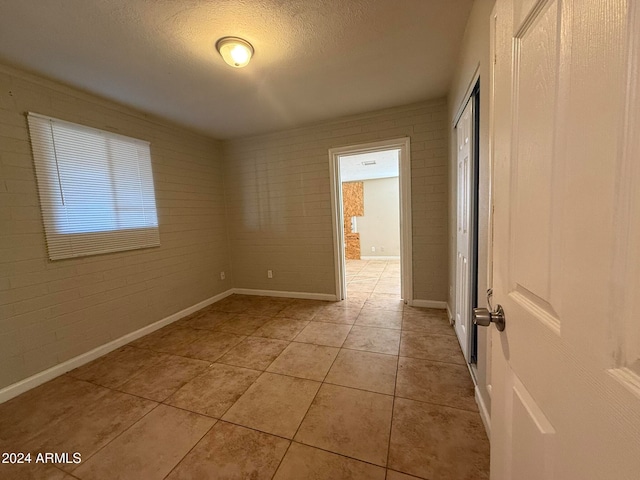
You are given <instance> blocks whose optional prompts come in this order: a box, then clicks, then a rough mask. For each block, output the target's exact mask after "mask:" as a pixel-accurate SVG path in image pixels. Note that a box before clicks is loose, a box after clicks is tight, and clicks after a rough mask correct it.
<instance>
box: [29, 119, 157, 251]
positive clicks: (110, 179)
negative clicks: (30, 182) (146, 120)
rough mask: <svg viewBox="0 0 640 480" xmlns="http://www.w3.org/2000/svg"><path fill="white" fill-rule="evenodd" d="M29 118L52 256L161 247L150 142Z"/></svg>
mask: <svg viewBox="0 0 640 480" xmlns="http://www.w3.org/2000/svg"><path fill="white" fill-rule="evenodd" d="M28 120H29V134H30V137H31V145H32V149H33V159H34V163H35V168H36V177H37V179H38V191H39V193H40V206H41V209H42V217H43V221H44V228H45V234H46V238H47V248H48V250H49V258H51V259H52V260H58V259H62V258H71V257H80V256H85V255H97V254H101V253H107V252H117V251H122V250H132V249H136V248H145V247H153V246H157V245H160V236H159V233H158V215H157V211H156V201H155V194H154V189H153V173H152V171H151V154H150V150H149V143H148V142H144V141H142V140H137V139H134V138H129V137H124V136H122V135H116V134H113V133H110V132H105V131H102V130H97V129H94V128H89V127H85V126H82V125H77V124H74V123H69V122H65V121H62V120H57V119H54V118H50V117H45V116H42V115H38V114H34V113H29V114H28Z"/></svg>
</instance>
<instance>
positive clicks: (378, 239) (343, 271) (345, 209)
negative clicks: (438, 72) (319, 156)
mask: <svg viewBox="0 0 640 480" xmlns="http://www.w3.org/2000/svg"><path fill="white" fill-rule="evenodd" d="M329 160H330V168H331V200H332V202H331V203H332V217H333V237H334V262H335V272H336V274H335V278H336V299H337V300H344V299H346V298H347V296H348V295H349V293H352V294H354V295H355V293H356V292H362V293H366V292H367V291H370V292H369V293H373V292H376V293H381V294H387V295H398V296H399V297H400V298H401V299H402V300H403V301H404V302H405V303H408V304H411V302H412V300H413V285H412V281H411V279H412V268H411V244H412V241H411V212H410V205H411V203H410V198H411V190H410V189H411V183H410V178H411V177H410V158H409V138H402V139H394V140H386V141H381V142H375V143H369V144H363V145H353V146H347V147H339V148H333V149H331V150H329ZM373 162H375V163H373ZM394 184H395V198H397V201H395V202H394V201H393V198H394ZM381 196H382V198H381ZM385 197H386V198H385ZM365 199H366V200H367V203H368V204H369V210H370V212H369V215H367V214H366V213H365V212H364V206H365V205H364V202H365ZM345 200H346V203H345ZM385 202H386V203H387V205H384V204H385ZM392 203H395V205H396V207H395V208H396V210H395V216H394V212H393V208H394V207H391V208H389V205H388V204H392ZM376 217H378V218H376ZM383 224H384V225H387V227H388V226H389V225H393V224H395V225H396V228H393V227H392V228H384V227H382V225H383ZM393 230H395V231H396V232H397V233H394V232H393ZM398 280H399V285H398V284H397V282H398ZM394 282H396V284H395V286H394ZM349 286H350V288H349ZM398 287H399V288H398Z"/></svg>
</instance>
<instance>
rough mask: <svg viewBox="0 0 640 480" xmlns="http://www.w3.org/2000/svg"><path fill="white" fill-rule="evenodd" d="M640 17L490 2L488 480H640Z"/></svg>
mask: <svg viewBox="0 0 640 480" xmlns="http://www.w3.org/2000/svg"><path fill="white" fill-rule="evenodd" d="M639 7H640V5H638V2H637V1H635V0H628V1H625V0H540V1H536V0H497V3H496V7H495V11H494V13H495V16H496V25H497V28H496V33H495V36H496V43H495V49H496V53H497V55H496V57H495V59H496V64H495V76H494V78H493V82H494V84H493V87H494V91H495V100H494V109H495V110H494V119H495V120H494V121H495V123H494V125H495V126H494V128H495V130H494V132H493V134H494V137H493V138H494V141H495V145H494V147H495V148H494V155H495V156H494V162H495V163H494V165H495V169H494V193H495V198H494V205H495V212H494V222H495V223H494V249H493V252H494V274H493V282H494V285H493V286H494V304H497V303H499V304H501V305H502V306H503V307H504V311H505V314H506V329H505V331H504V332H502V333H500V332H498V331H497V330H496V329H495V328H494V327H493V326H492V327H490V328H491V329H492V408H491V478H492V480H551V479H554V480H591V479H593V480H596V479H597V480H638V479H640V375H639V373H640V368H639V366H640V364H639V363H638V358H637V357H638V356H639V355H638V354H639V352H640V348H638V347H639V346H640V345H639V344H638V343H637V342H639V341H640V335H639V333H640V320H639V319H640V314H639V311H638V308H639V307H640V302H639V300H638V298H639V297H640V278H639V277H640V268H638V262H640V254H639V248H640V234H639V233H638V232H639V231H640V195H639V194H638V191H639V189H640V167H639V164H640V141H639V139H640V135H639V133H638V130H639V129H640V121H639V119H640V104H639V100H640V94H639V93H640V92H639V91H638V79H637V76H638V72H639V71H640V70H638V65H639V61H640V48H638V46H639V44H640V43H639V40H638V38H639V37H640V29H638V26H639V25H640V16H639V14H638V8H639ZM630 338H632V339H633V340H632V341H630V340H629V339H630Z"/></svg>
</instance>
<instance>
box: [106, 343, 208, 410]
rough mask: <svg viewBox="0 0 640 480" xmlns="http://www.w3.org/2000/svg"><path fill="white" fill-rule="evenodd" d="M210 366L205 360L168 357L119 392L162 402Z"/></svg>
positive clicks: (119, 388)
mask: <svg viewBox="0 0 640 480" xmlns="http://www.w3.org/2000/svg"><path fill="white" fill-rule="evenodd" d="M209 365H210V363H209V362H205V361H203V360H195V359H193V358H185V357H178V356H176V355H167V356H166V357H165V358H163V359H162V360H160V361H159V362H158V363H156V364H155V365H153V366H151V367H149V368H147V369H145V370H143V371H142V372H140V373H138V374H137V375H135V376H134V377H133V378H131V380H129V381H128V382H127V383H125V384H124V385H121V386H120V387H118V390H121V391H123V392H126V393H130V394H132V395H137V396H139V397H144V398H148V399H150V400H155V401H156V402H162V401H163V400H165V399H166V398H167V397H168V396H169V395H171V394H173V393H174V392H175V391H176V390H178V389H179V388H180V387H182V386H183V385H184V384H185V383H187V382H188V381H189V380H191V379H192V378H194V377H196V376H197V375H200V374H201V373H202V372H204V371H205V370H206V369H207V368H208V367H209Z"/></svg>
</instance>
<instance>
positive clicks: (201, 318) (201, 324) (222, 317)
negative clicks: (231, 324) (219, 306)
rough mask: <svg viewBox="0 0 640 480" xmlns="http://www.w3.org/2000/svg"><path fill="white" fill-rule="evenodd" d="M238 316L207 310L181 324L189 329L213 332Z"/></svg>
mask: <svg viewBox="0 0 640 480" xmlns="http://www.w3.org/2000/svg"><path fill="white" fill-rule="evenodd" d="M236 315H238V314H237V313H229V312H216V311H215V310H206V311H204V312H202V313H200V314H198V315H195V316H193V317H191V318H189V319H188V320H186V321H184V322H182V321H180V322H176V323H180V324H181V325H183V326H185V327H189V328H196V329H200V330H203V329H204V330H213V329H215V328H216V327H217V326H219V325H220V324H222V323H224V322H226V321H227V320H230V319H232V318H233V317H235V316H236Z"/></svg>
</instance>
